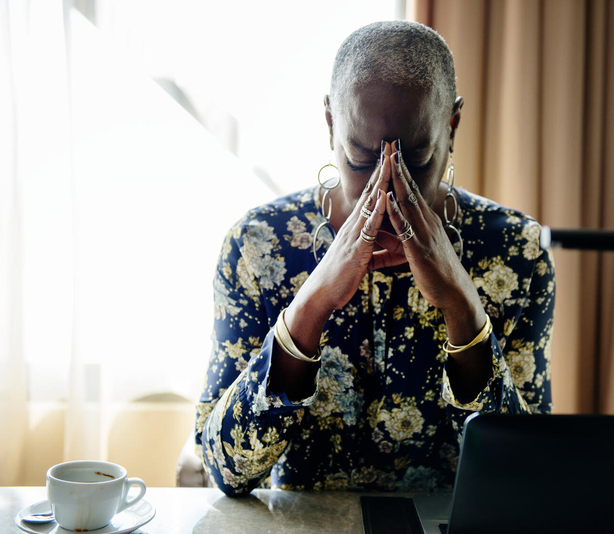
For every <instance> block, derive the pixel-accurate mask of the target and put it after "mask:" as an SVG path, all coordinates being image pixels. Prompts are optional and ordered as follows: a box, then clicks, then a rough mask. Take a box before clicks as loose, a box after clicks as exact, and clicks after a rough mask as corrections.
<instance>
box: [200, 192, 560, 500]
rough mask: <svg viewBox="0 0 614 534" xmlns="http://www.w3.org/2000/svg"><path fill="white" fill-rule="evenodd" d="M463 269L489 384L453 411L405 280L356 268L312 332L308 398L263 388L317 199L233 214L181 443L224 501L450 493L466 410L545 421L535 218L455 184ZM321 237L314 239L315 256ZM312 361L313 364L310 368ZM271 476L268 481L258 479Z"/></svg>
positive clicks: (550, 292)
mask: <svg viewBox="0 0 614 534" xmlns="http://www.w3.org/2000/svg"><path fill="white" fill-rule="evenodd" d="M456 193H457V195H458V198H459V207H460V212H459V221H458V226H459V227H460V228H459V229H460V230H461V234H462V237H463V241H464V255H463V259H462V263H463V265H464V267H465V269H466V270H467V272H468V273H469V274H470V276H471V278H472V279H473V282H474V284H475V286H476V288H477V290H478V292H479V295H480V298H481V300H482V302H483V304H484V309H485V310H486V312H487V313H488V314H489V316H490V318H491V320H492V324H493V332H492V334H491V336H490V345H491V348H492V377H491V379H490V380H489V382H488V384H487V386H486V387H485V389H484V390H483V391H482V392H480V393H479V395H478V396H477V397H476V398H475V399H474V400H473V401H472V402H470V403H468V404H461V403H459V402H458V401H457V400H456V398H455V396H454V392H453V390H452V388H451V386H450V383H449V381H448V378H447V375H446V359H447V355H446V353H445V352H444V351H443V350H442V344H443V342H444V341H445V339H446V337H447V336H446V326H445V323H444V320H443V315H442V314H441V312H440V311H439V310H438V309H437V308H434V307H433V306H431V305H429V303H428V302H427V301H426V300H425V299H424V298H423V297H422V295H421V294H420V291H419V290H418V288H417V287H416V286H415V284H414V280H413V276H412V274H411V273H409V272H393V271H388V270H385V269H383V270H380V271H374V272H369V273H368V274H367V275H365V277H364V278H363V280H362V282H361V284H360V287H359V289H358V291H357V292H356V294H355V295H354V297H353V298H352V299H351V300H350V302H349V303H348V304H347V305H346V306H345V307H344V308H342V309H340V310H337V311H335V312H334V313H333V314H332V315H331V317H330V320H329V321H328V323H327V324H326V327H325V330H324V332H323V335H322V360H321V366H320V369H319V371H318V375H317V377H316V388H315V393H314V394H313V395H312V396H311V397H309V398H306V399H303V400H300V401H298V402H292V401H290V400H289V399H288V397H287V396H286V394H285V393H281V394H279V395H275V394H273V393H271V392H270V391H268V390H267V382H268V376H269V367H270V362H271V355H272V351H273V343H274V336H273V330H272V328H273V326H274V325H275V321H276V320H277V316H278V314H279V313H280V311H281V310H282V309H283V308H285V307H287V306H288V305H289V304H290V302H291V301H292V299H293V298H294V296H295V295H296V293H297V291H298V290H299V288H300V287H301V285H302V284H303V282H304V281H305V280H306V279H307V277H308V276H309V274H310V273H311V271H313V269H314V268H315V267H316V262H315V259H314V257H313V253H312V240H313V237H314V234H315V229H316V228H317V226H318V225H319V224H320V223H321V222H322V221H323V220H324V219H323V217H322V215H321V211H320V208H321V206H320V201H319V198H318V194H317V189H308V190H306V191H302V192H299V193H295V194H292V195H289V196H286V197H284V198H281V199H278V200H277V201H275V202H273V203H271V204H268V205H265V206H263V207H260V208H257V209H254V210H252V211H250V212H248V213H247V214H246V215H245V217H244V218H243V219H241V220H240V221H239V222H238V223H237V224H236V225H235V226H234V227H233V228H232V229H231V230H230V232H229V233H228V235H227V237H226V239H225V241H224V245H223V248H222V251H221V255H220V259H219V264H218V269H217V272H216V275H215V279H214V299H215V325H214V332H213V336H212V341H213V348H212V354H211V358H210V360H209V364H208V371H207V377H206V382H205V388H204V391H203V393H202V396H201V398H200V402H199V404H198V406H197V420H196V444H197V447H196V448H197V452H199V453H200V454H201V455H202V458H203V460H204V463H205V468H206V470H207V472H208V474H209V476H210V478H211V479H212V480H213V481H214V482H215V484H216V485H217V486H218V487H219V488H220V489H222V490H223V491H224V492H225V493H227V494H229V495H239V494H244V493H247V492H249V491H251V490H252V489H253V488H255V487H256V486H258V485H261V486H265V487H272V488H281V489H292V490H303V489H305V490H311V489H313V490H320V489H321V490H332V489H342V490H362V491H437V490H439V489H449V488H451V487H452V485H453V482H454V474H455V469H456V462H457V459H458V454H459V442H460V437H461V431H462V426H463V422H464V420H465V418H466V417H467V416H468V415H469V414H471V413H472V412H474V411H484V412H514V413H517V412H549V411H550V410H551V408H552V405H551V392H550V347H551V338H552V321H553V309H554V267H553V261H552V254H551V251H543V250H541V249H540V247H539V233H540V226H539V225H538V224H537V222H535V220H534V219H532V218H530V217H528V216H526V215H524V214H522V213H520V212H518V211H515V210H511V209H506V208H504V207H502V206H499V205H498V204H495V203H494V202H492V201H489V200H487V199H484V198H482V197H479V196H477V195H474V194H471V193H468V192H466V191H464V190H462V189H456ZM331 241H332V235H331V234H330V233H329V232H327V231H325V232H320V235H319V236H318V243H317V246H318V253H319V254H320V255H322V254H323V253H324V252H325V250H326V249H327V247H328V246H329V245H330V243H331ZM314 365H316V364H314ZM269 476H270V478H268V477H269Z"/></svg>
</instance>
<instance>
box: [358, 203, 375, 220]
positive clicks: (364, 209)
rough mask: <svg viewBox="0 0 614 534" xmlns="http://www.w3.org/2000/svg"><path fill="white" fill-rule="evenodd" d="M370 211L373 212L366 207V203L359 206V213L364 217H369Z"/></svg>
mask: <svg viewBox="0 0 614 534" xmlns="http://www.w3.org/2000/svg"><path fill="white" fill-rule="evenodd" d="M372 213H373V212H372V211H371V210H370V209H369V208H367V205H366V204H363V205H362V208H360V214H361V215H362V216H363V217H364V218H365V219H368V218H369V217H371V214H372Z"/></svg>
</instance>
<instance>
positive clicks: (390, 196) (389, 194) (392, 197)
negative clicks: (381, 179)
mask: <svg viewBox="0 0 614 534" xmlns="http://www.w3.org/2000/svg"><path fill="white" fill-rule="evenodd" d="M388 198H389V199H390V200H391V201H392V202H396V201H397V199H396V198H395V196H394V191H390V192H389V193H388Z"/></svg>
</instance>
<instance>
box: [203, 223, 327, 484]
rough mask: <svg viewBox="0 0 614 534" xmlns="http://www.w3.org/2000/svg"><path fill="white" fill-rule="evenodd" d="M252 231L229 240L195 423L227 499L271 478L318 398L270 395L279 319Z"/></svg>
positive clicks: (205, 456)
mask: <svg viewBox="0 0 614 534" xmlns="http://www.w3.org/2000/svg"><path fill="white" fill-rule="evenodd" d="M246 226H247V225H241V224H239V225H237V226H236V227H235V228H234V229H233V230H231V232H230V233H229V234H228V236H227V237H226V240H225V241H224V245H223V248H222V252H221V255H220V260H219V263H218V268H217V272H216V274H215V278H214V306H215V308H214V317H215V322H214V331H213V335H212V353H211V357H210V360H209V364H208V370H207V376H206V381H205V387H204V391H203V393H202V396H201V398H200V402H199V404H198V406H197V419H196V445H197V447H196V449H197V453H198V454H199V455H201V457H202V459H203V461H204V465H205V468H206V470H207V473H208V474H209V476H210V478H211V479H212V480H213V481H214V482H215V484H216V485H217V486H218V487H219V488H220V489H221V490H222V491H224V493H226V494H227V495H242V494H246V493H249V492H250V491H251V490H252V489H253V488H255V487H256V486H257V485H258V484H259V483H260V482H261V481H263V480H264V479H265V478H266V477H267V476H268V474H269V472H270V469H271V467H272V466H273V465H274V464H275V463H276V462H277V460H278V459H279V457H280V456H281V455H282V454H283V452H284V450H285V449H286V447H287V446H288V443H289V442H290V440H291V439H292V437H293V436H294V435H295V433H296V432H297V430H298V428H299V426H300V423H301V420H302V417H303V413H304V410H303V408H304V407H305V406H308V405H310V404H311V403H312V402H313V401H314V400H315V397H316V395H317V391H316V393H314V395H313V396H312V397H310V398H308V399H304V400H302V401H298V402H291V401H290V400H289V399H288V398H287V396H286V394H285V393H280V394H279V395H274V394H269V392H268V391H267V383H268V379H269V368H270V362H271V355H272V351H273V343H274V336H273V331H272V329H271V324H274V321H275V320H276V316H275V317H270V316H269V315H270V314H271V310H267V308H266V307H265V304H264V299H263V295H262V287H261V284H260V280H261V278H260V277H258V276H257V274H258V269H260V268H261V266H259V265H251V264H250V261H249V257H250V254H249V252H250V251H249V246H250V244H249V243H246V242H245V241H244V240H243V237H244V233H245V228H246ZM271 261H275V260H274V259H272V260H271ZM265 267H266V266H265Z"/></svg>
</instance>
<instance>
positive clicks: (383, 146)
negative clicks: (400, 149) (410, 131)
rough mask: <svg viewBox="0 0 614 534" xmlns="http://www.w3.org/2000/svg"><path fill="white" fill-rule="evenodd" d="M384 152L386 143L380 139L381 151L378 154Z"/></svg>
mask: <svg viewBox="0 0 614 534" xmlns="http://www.w3.org/2000/svg"><path fill="white" fill-rule="evenodd" d="M384 150H386V141H384V140H383V139H382V149H381V150H380V152H381V153H382V154H383V153H384Z"/></svg>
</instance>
